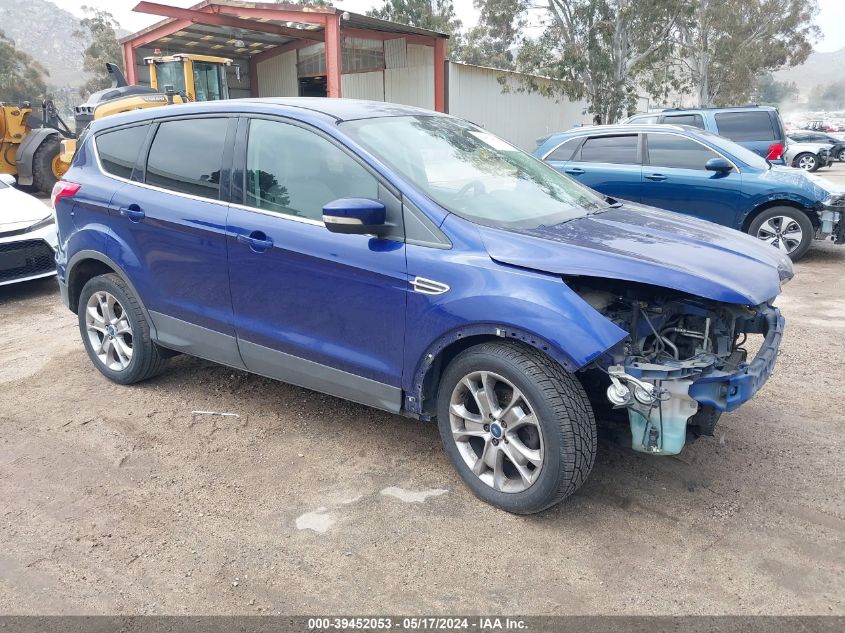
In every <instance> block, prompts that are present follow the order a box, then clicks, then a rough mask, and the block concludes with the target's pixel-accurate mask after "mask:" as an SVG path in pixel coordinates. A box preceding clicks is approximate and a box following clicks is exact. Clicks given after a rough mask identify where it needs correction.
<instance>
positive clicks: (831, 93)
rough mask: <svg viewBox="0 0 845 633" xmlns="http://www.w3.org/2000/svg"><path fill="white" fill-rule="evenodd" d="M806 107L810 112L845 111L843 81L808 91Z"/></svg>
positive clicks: (844, 82)
mask: <svg viewBox="0 0 845 633" xmlns="http://www.w3.org/2000/svg"><path fill="white" fill-rule="evenodd" d="M807 105H808V106H809V107H810V109H812V110H845V79H840V80H839V81H834V82H831V83H828V84H821V85H818V86H816V87H815V88H813V89H812V90H810V96H809V99H808V102H807Z"/></svg>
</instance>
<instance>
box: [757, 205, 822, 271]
mask: <svg viewBox="0 0 845 633" xmlns="http://www.w3.org/2000/svg"><path fill="white" fill-rule="evenodd" d="M748 232H749V233H750V234H751V235H753V236H755V237H756V238H758V239H760V240H763V241H764V242H766V243H767V244H771V245H772V246H774V247H775V248H778V249H780V251H781V252H782V253H785V254H786V255H789V257H790V259H792V260H793V261H797V260H799V259H801V258H802V257H803V256H804V255H805V254H806V253H807V251H808V250H809V248H810V245H811V244H812V243H813V236H814V234H815V230H814V229H813V223H812V222H811V221H810V218H809V217H808V216H807V214H806V213H804V212H803V211H799V210H798V209H795V208H794V207H772V208H771V209H766V210H765V211H763V212H762V213H761V214H760V215H758V216H757V217H756V218H754V220H753V221H752V222H751V225H750V226H749V227H748Z"/></svg>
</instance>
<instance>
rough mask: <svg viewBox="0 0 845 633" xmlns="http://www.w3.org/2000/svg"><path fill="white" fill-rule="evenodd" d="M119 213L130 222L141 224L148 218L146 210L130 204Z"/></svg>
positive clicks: (121, 208)
mask: <svg viewBox="0 0 845 633" xmlns="http://www.w3.org/2000/svg"><path fill="white" fill-rule="evenodd" d="M118 211H119V212H120V215H122V216H123V217H125V218H129V221H130V222H140V221H141V220H143V219H144V217H145V216H146V214H145V213H144V210H143V209H141V207H139V206H138V205H137V204H130V205H129V206H128V207H120V209H119V210H118Z"/></svg>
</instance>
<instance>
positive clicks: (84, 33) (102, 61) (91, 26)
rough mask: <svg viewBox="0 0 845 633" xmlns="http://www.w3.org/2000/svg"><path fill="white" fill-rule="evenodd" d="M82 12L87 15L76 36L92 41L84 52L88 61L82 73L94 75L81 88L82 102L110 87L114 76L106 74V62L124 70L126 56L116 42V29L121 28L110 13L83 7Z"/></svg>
mask: <svg viewBox="0 0 845 633" xmlns="http://www.w3.org/2000/svg"><path fill="white" fill-rule="evenodd" d="M82 10H83V11H84V12H85V13H86V14H87V17H85V18H83V19H82V20H80V22H79V26H80V29H78V30H76V31H74V32H73V36H74V37H76V38H78V39H81V40H84V41H89V42H90V44H89V45H88V48H86V49H85V60H84V62H83V64H82V68H83V70H85V71H86V72H88V73H90V74H91V75H93V77H92V78H91V79H89V80H88V81H86V82H85V83H84V84H83V85H82V87H81V88H80V89H79V94H80V95H81V96H82V98H83V99H85V98H87V97H88V96H89V95H90V94H91V93H93V92H97V91H98V90H103V89H104V88H108V87H109V86H111V77H110V76H109V74H108V71H106V62H112V63H113V64H117V65H118V66H120V67H121V68H122V67H123V64H122V59H123V53H122V51H121V48H120V44H119V43H118V41H117V34H116V31H117V29H119V28H120V25H119V24H118V23H117V20H115V19H114V16H112V14H111V13H109V12H108V11H102V10H100V9H94V8H92V7H86V6H83V7H82Z"/></svg>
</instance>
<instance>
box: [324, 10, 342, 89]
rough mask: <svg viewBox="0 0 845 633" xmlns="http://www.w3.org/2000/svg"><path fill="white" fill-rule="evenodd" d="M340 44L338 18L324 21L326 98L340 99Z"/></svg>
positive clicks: (337, 16) (332, 17)
mask: <svg viewBox="0 0 845 633" xmlns="http://www.w3.org/2000/svg"><path fill="white" fill-rule="evenodd" d="M342 59H343V57H342V55H341V43H340V16H339V15H330V16H328V17H327V19H326V96H328V97H340V75H341V73H342V72H343V70H342V68H341V65H342Z"/></svg>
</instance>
